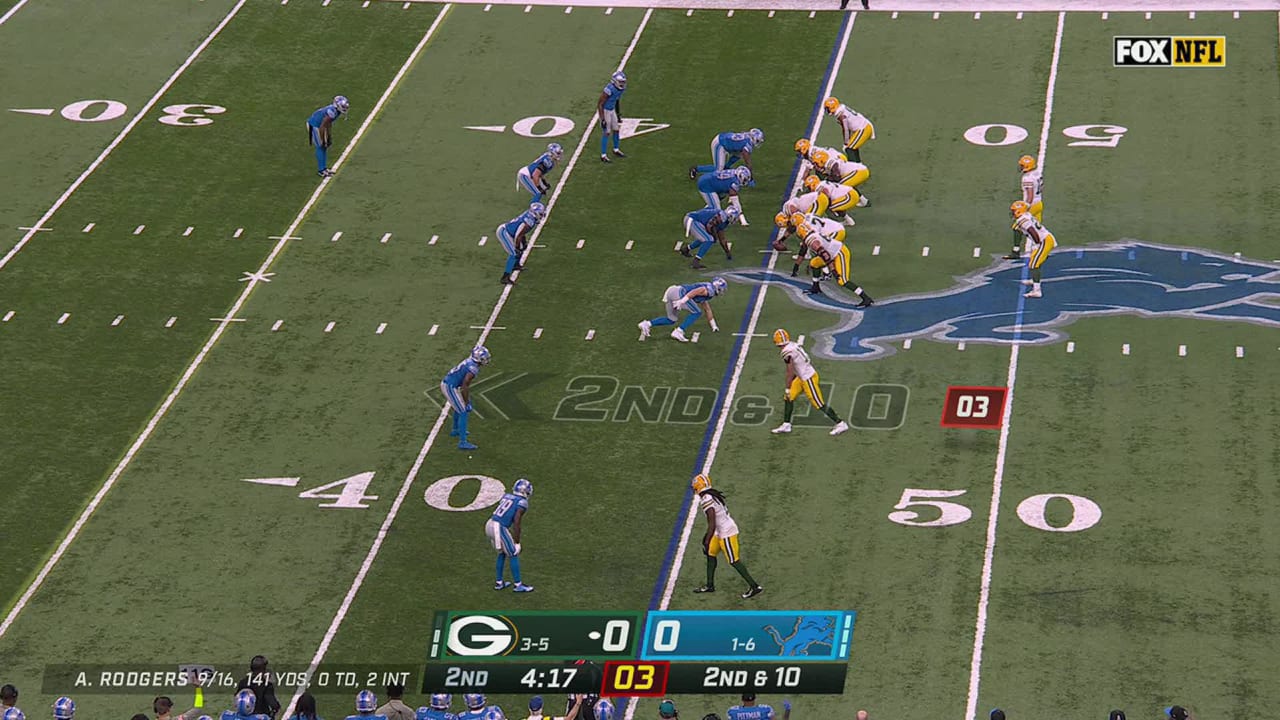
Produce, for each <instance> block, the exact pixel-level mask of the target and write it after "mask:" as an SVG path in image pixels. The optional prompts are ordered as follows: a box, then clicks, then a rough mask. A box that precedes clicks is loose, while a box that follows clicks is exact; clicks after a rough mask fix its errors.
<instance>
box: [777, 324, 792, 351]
mask: <svg viewBox="0 0 1280 720" xmlns="http://www.w3.org/2000/svg"><path fill="white" fill-rule="evenodd" d="M789 342H791V333H789V332H787V331H786V330H783V329H782V328H778V329H777V330H774V331H773V344H774V345H777V346H778V347H782V346H783V345H786V344H787V343H789Z"/></svg>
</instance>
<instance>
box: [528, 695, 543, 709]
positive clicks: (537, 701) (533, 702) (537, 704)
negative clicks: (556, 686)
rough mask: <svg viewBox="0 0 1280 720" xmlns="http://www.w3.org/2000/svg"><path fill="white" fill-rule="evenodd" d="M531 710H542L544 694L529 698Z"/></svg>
mask: <svg viewBox="0 0 1280 720" xmlns="http://www.w3.org/2000/svg"><path fill="white" fill-rule="evenodd" d="M529 712H532V713H540V712H542V696H541V695H534V696H533V697H531V698H529Z"/></svg>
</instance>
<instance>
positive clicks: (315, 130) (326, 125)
mask: <svg viewBox="0 0 1280 720" xmlns="http://www.w3.org/2000/svg"><path fill="white" fill-rule="evenodd" d="M350 109H351V103H350V102H348V101H347V98H346V97H345V96H342V95H339V96H337V97H335V98H334V99H333V102H332V103H330V104H328V105H325V106H324V107H322V108H320V109H319V110H316V111H315V112H313V113H311V117H309V118H307V142H308V143H310V144H311V145H312V146H314V147H315V149H316V166H317V167H318V169H319V172H317V173H316V174H317V175H319V176H320V177H333V171H332V170H330V169H329V146H330V145H332V144H333V134H332V132H331V128H332V127H333V123H334V121H336V120H340V119H342V116H343V115H346V114H347V111H348V110H350Z"/></svg>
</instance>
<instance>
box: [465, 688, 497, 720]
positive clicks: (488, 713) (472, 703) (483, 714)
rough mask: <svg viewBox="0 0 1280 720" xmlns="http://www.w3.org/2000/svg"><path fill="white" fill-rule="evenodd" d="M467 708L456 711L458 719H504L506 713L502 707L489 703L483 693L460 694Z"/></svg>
mask: <svg viewBox="0 0 1280 720" xmlns="http://www.w3.org/2000/svg"><path fill="white" fill-rule="evenodd" d="M462 702H463V704H464V705H466V706H467V709H466V710H464V711H462V712H460V713H458V716H457V717H458V720H504V719H505V718H506V715H505V714H504V713H503V712H502V708H500V707H498V706H497V705H490V704H489V699H488V698H486V697H485V696H484V694H483V693H467V694H466V695H463V696H462Z"/></svg>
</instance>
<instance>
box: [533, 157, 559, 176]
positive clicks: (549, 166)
mask: <svg viewBox="0 0 1280 720" xmlns="http://www.w3.org/2000/svg"><path fill="white" fill-rule="evenodd" d="M555 166H556V161H555V158H553V157H551V153H542V154H541V155H539V156H538V159H537V160H534V161H533V162H531V163H529V168H528V170H529V174H531V175H532V174H533V171H534V170H541V171H542V174H543V175H546V174H547V173H549V172H551V171H552V170H553V169H554V168H555Z"/></svg>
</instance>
